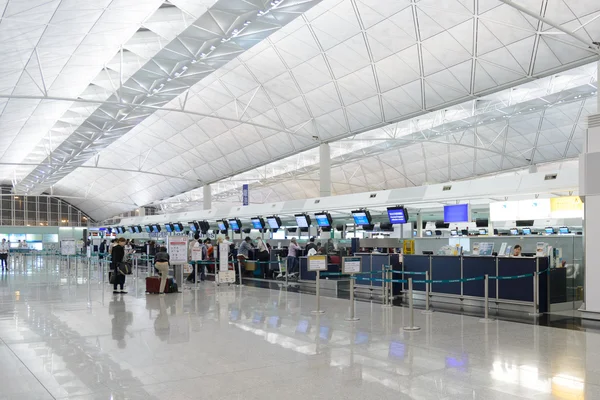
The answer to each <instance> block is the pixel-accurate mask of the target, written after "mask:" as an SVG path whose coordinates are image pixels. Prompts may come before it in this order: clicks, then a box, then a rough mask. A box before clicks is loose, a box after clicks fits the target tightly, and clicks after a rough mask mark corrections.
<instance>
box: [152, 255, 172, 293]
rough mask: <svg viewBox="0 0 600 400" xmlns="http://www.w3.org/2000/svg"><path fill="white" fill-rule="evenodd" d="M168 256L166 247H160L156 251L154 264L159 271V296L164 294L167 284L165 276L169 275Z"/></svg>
mask: <svg viewBox="0 0 600 400" xmlns="http://www.w3.org/2000/svg"><path fill="white" fill-rule="evenodd" d="M169 260H170V257H169V253H167V248H166V247H161V248H160V249H159V250H158V253H156V257H155V259H154V263H155V264H154V266H155V268H156V269H157V270H158V272H159V273H160V289H159V290H158V292H159V293H160V295H161V296H164V295H165V287H166V286H167V278H168V277H169V266H170V263H169Z"/></svg>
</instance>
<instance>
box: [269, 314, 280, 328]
mask: <svg viewBox="0 0 600 400" xmlns="http://www.w3.org/2000/svg"><path fill="white" fill-rule="evenodd" d="M267 324H268V325H269V326H270V327H271V328H277V327H279V316H277V315H272V316H270V317H269V319H268V321H267Z"/></svg>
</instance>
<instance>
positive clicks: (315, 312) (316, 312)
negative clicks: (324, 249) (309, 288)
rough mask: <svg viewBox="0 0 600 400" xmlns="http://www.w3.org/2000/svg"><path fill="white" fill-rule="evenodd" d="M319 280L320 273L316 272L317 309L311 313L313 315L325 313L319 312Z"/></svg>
mask: <svg viewBox="0 0 600 400" xmlns="http://www.w3.org/2000/svg"><path fill="white" fill-rule="evenodd" d="M320 280H321V271H317V282H316V284H317V286H316V288H317V309H316V310H314V311H311V312H312V313H313V314H323V313H325V311H323V310H321V291H320V286H321V284H320V282H319V281H320Z"/></svg>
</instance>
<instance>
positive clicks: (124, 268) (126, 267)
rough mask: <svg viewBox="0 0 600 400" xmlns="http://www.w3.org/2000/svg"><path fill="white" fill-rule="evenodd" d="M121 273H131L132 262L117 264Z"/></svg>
mask: <svg viewBox="0 0 600 400" xmlns="http://www.w3.org/2000/svg"><path fill="white" fill-rule="evenodd" d="M117 268H118V270H119V273H120V274H123V275H131V272H132V271H131V264H129V263H126V262H120V263H119V265H118V266H117Z"/></svg>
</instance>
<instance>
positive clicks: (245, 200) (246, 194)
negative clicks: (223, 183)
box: [242, 183, 250, 206]
mask: <svg viewBox="0 0 600 400" xmlns="http://www.w3.org/2000/svg"><path fill="white" fill-rule="evenodd" d="M248 204H250V191H249V188H248V184H247V183H246V184H244V185H242V205H244V206H247V205H248Z"/></svg>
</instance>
